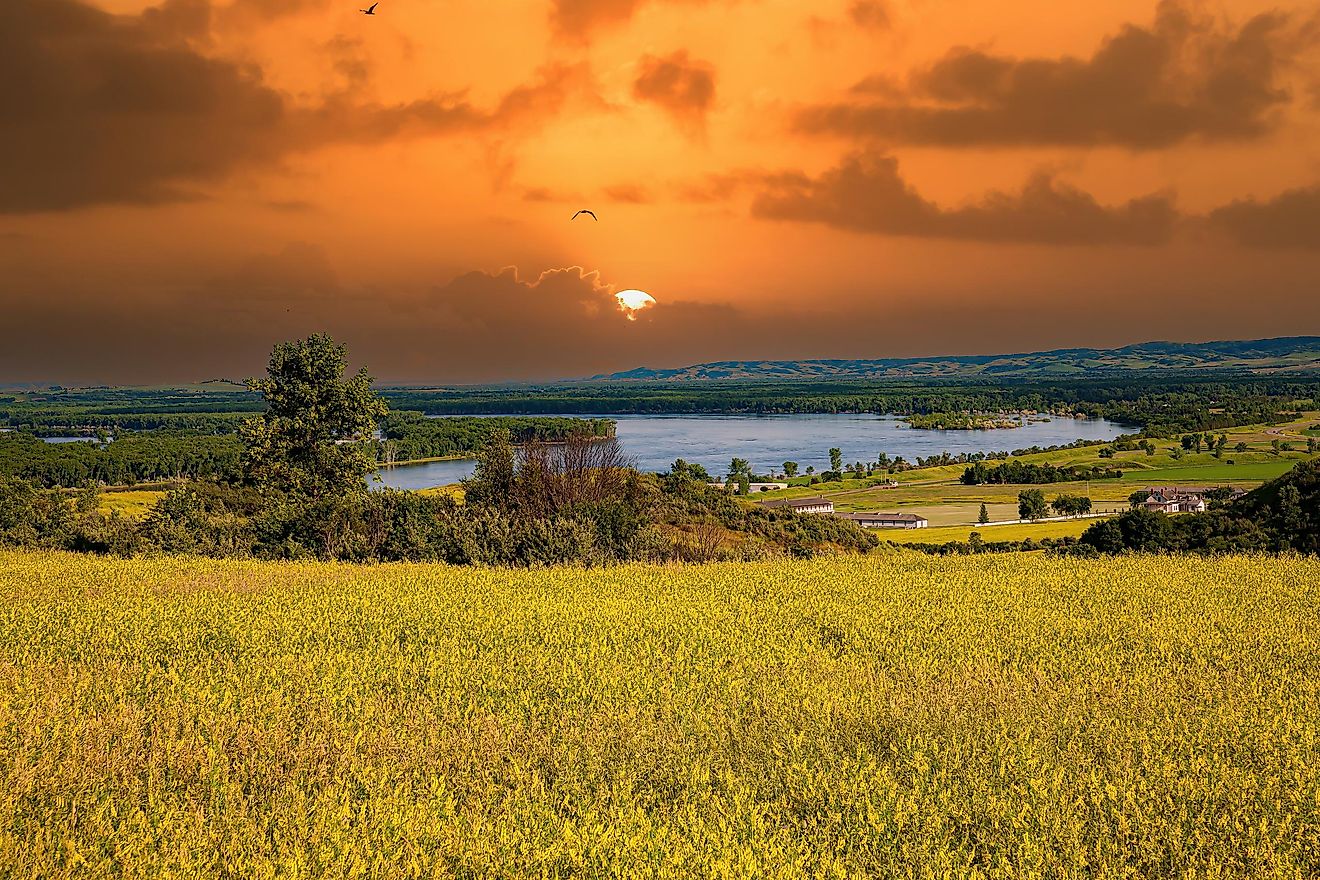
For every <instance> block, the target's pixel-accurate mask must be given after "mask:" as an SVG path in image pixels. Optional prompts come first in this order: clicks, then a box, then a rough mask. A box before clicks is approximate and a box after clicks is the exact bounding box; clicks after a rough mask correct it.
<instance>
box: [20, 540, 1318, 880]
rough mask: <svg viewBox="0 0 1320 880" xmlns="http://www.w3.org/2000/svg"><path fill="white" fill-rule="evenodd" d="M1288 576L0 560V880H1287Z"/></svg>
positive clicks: (1297, 860) (1303, 576) (1309, 596)
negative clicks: (580, 879)
mask: <svg viewBox="0 0 1320 880" xmlns="http://www.w3.org/2000/svg"><path fill="white" fill-rule="evenodd" d="M1318 730H1320V562H1318V561H1316V560H1314V559H1300V558H1289V557H1283V558H1272V559H1266V558H1223V559H1201V558H1187V559H1176V560H1175V559H1168V558H1160V559H1153V558H1141V557H1132V558H1117V559H1109V560H1075V559H1066V558H1064V559H1058V558H1047V557H1044V556H1041V555H1039V554H1036V555H1020V554H1010V555H1002V556H978V557H971V558H933V557H927V556H924V555H919V554H913V553H909V552H905V551H893V552H891V553H889V554H884V555H875V556H870V557H856V558H845V559H834V560H817V561H811V562H797V563H785V562H775V563H767V564H726V565H712V566H695V567H645V566H629V567H620V568H607V569H598V570H583V569H568V568H565V569H550V570H531V571H505V570H497V569H454V568H446V567H442V566H424V565H383V566H376V567H369V568H368V567H352V566H341V565H332V564H314V563H308V564H278V563H257V562H219V561H204V560H194V559H187V558H162V559H137V560H114V559H103V558H92V557H85V556H74V555H63V554H41V553H13V552H10V553H0V876H6V877H43V878H65V877H126V878H137V877H143V878H145V877H169V876H176V877H192V876H207V877H235V878H237V877H243V878H249V877H317V876H336V877H350V876H352V877H399V876H406V877H509V876H517V877H568V876H584V877H603V876H611V877H686V876H700V877H725V878H731V877H783V878H798V877H821V878H825V877H830V878H835V877H857V878H861V877H913V878H918V877H921V878H924V877H931V878H935V877H941V878H942V877H950V878H963V877H967V878H973V877H985V878H992V877H993V878H1000V877H1002V878H1026V877H1033V878H1034V877H1039V878H1083V877H1085V878H1096V877H1102V878H1108V877H1170V878H1172V877H1179V878H1183V877H1187V878H1191V877H1242V878H1247V877H1251V878H1262V877H1265V878H1305V877H1314V876H1317V874H1320V760H1317V758H1318V756H1317V754H1316V748H1317V731H1318Z"/></svg>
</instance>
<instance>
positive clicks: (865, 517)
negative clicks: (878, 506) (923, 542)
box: [835, 513, 930, 529]
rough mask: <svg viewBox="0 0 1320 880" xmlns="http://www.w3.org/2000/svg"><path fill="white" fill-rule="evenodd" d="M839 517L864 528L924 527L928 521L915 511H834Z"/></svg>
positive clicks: (928, 524)
mask: <svg viewBox="0 0 1320 880" xmlns="http://www.w3.org/2000/svg"><path fill="white" fill-rule="evenodd" d="M835 516H837V517H839V518H840V519H846V520H851V521H852V522H855V523H857V524H858V525H859V526H861V527H862V528H864V529H924V528H928V527H929V526H930V521H929V520H927V519H926V518H925V517H924V516H917V515H916V514H915V513H836V514H835Z"/></svg>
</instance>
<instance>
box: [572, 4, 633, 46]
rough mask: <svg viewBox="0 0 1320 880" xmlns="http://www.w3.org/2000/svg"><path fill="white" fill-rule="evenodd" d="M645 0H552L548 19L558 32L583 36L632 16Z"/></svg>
mask: <svg viewBox="0 0 1320 880" xmlns="http://www.w3.org/2000/svg"><path fill="white" fill-rule="evenodd" d="M645 2H646V0H553V4H552V6H551V14H550V19H551V22H552V23H553V25H554V27H555V30H556V31H558V32H559V33H560V34H564V35H572V36H577V37H580V38H585V37H586V35H588V34H589V33H590V32H591V31H592V30H594V29H595V28H597V27H600V26H602V25H609V24H617V23H619V22H623V21H627V20H628V19H630V18H632V16H633V13H634V12H636V11H637V10H638V9H639V8H640V7H641V6H642V5H643V4H644V3H645Z"/></svg>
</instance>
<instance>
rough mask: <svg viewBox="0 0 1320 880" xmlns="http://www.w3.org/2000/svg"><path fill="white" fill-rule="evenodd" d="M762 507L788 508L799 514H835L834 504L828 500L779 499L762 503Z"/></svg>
mask: <svg viewBox="0 0 1320 880" xmlns="http://www.w3.org/2000/svg"><path fill="white" fill-rule="evenodd" d="M761 506H762V507H769V508H772V509H773V508H780V509H784V508H787V509H788V510H796V511H797V512H798V513H834V502H833V501H830V500H829V499H826V498H779V499H776V500H774V501H763V502H761Z"/></svg>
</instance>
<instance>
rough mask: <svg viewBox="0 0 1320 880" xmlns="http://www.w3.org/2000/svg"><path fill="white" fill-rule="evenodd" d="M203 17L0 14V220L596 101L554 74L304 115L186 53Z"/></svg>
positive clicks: (509, 122) (229, 68)
mask: <svg viewBox="0 0 1320 880" xmlns="http://www.w3.org/2000/svg"><path fill="white" fill-rule="evenodd" d="M207 9H208V7H206V5H205V4H203V3H199V2H197V0H172V2H169V3H167V4H165V5H164V6H162V7H159V8H156V9H151V10H148V11H147V12H146V13H144V14H142V15H140V16H122V15H111V14H108V13H105V12H102V11H100V10H97V9H95V8H93V7H92V6H90V5H87V4H86V3H83V2H79V0H14V2H13V3H11V4H10V5H9V7H8V8H7V9H6V15H7V16H9V17H10V19H11V20H13V21H21V22H22V26H21V27H7V28H4V29H3V30H0V80H3V81H4V82H6V83H8V84H9V87H7V88H6V89H4V90H3V91H0V131H2V132H3V136H2V137H0V213H23V212H34V211H51V210H63V209H69V208H76V207H81V206H85V205H95V204H105V203H117V202H118V203H138V204H149V203H155V202H164V201H175V200H180V199H186V198H189V197H192V196H193V195H194V194H195V192H196V190H197V188H198V187H199V186H202V185H205V184H207V183H209V182H212V181H216V180H219V179H222V178H223V177H225V176H226V175H228V174H230V173H232V172H233V171H235V170H236V169H239V168H244V167H250V166H270V165H272V164H277V163H278V162H279V161H280V160H281V159H282V158H283V157H284V156H286V155H288V154H290V153H293V152H297V151H302V150H311V149H316V148H318V147H321V146H324V145H326V144H332V143H345V142H347V143H371V142H375V141H380V140H384V139H387V138H393V137H396V136H409V135H413V136H420V135H435V134H446V133H457V132H476V131H483V130H494V129H498V130H506V129H509V128H517V127H519V126H526V125H535V124H537V123H538V122H540V121H542V120H544V119H546V118H548V117H549V116H550V115H553V114H554V113H557V112H558V111H559V110H560V108H561V107H562V106H563V105H564V103H565V102H566V101H567V100H569V98H570V97H571V96H573V95H587V96H590V95H594V86H593V84H592V82H591V78H590V74H589V72H588V71H587V69H586V68H585V67H583V66H564V65H560V66H551V67H547V68H545V69H544V70H542V71H541V72H540V73H539V74H538V76H537V78H536V80H535V81H533V82H532V83H529V84H528V85H525V86H522V87H519V88H517V89H514V90H513V91H511V92H509V93H508V94H507V95H505V96H504V98H503V99H502V100H501V101H500V102H499V103H498V105H497V106H496V107H495V108H494V109H490V110H485V109H481V108H478V107H474V106H473V105H471V104H470V103H469V102H468V101H467V100H466V98H465V97H464V95H463V94H461V93H459V94H451V95H438V96H428V97H425V98H420V99H418V100H415V101H411V102H407V103H401V104H393V105H389V104H373V103H362V102H359V101H357V100H356V99H355V98H354V97H352V94H351V93H350V92H348V91H344V92H341V93H338V94H335V95H332V96H330V97H328V98H325V99H323V100H321V101H320V102H319V103H313V104H305V103H299V102H297V101H295V100H293V99H292V98H290V97H289V96H287V95H285V94H284V93H282V92H280V91H277V90H276V89H274V88H272V87H271V86H270V85H268V84H267V83H266V82H265V81H264V79H263V75H262V71H261V70H260V69H257V68H255V67H252V66H250V65H243V64H239V63H237V62H234V61H231V60H227V59H223V58H213V57H209V56H207V55H205V54H203V53H202V52H201V51H200V50H198V49H196V48H195V47H194V46H195V44H196V40H194V39H192V37H194V36H196V33H197V32H198V31H199V30H204V28H205V20H206V18H205V17H206V15H208V14H209V13H208V11H207ZM330 55H331V56H332V64H333V65H334V66H336V67H337V68H338V69H339V71H340V73H341V74H342V75H344V76H346V77H347V78H348V79H349V80H350V81H356V82H359V83H360V82H361V81H362V80H361V78H362V77H364V76H366V75H367V73H368V71H367V70H366V69H365V67H364V66H359V65H358V64H357V63H356V62H354V60H353V59H354V54H353V47H352V44H351V42H345V43H344V44H343V45H342V46H338V47H337V48H336V51H333V52H331V53H330ZM589 99H590V98H589ZM593 100H595V99H593Z"/></svg>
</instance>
